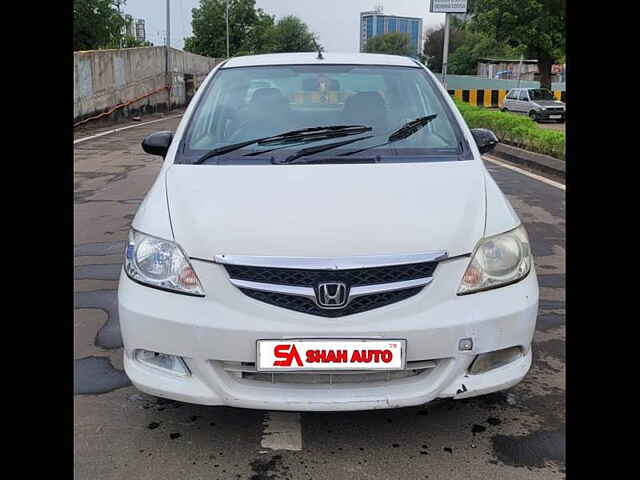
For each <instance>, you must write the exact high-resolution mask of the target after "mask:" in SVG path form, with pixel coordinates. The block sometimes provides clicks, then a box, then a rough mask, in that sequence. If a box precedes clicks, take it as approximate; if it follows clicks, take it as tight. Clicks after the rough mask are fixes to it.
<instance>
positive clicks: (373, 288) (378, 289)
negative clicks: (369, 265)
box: [229, 277, 433, 308]
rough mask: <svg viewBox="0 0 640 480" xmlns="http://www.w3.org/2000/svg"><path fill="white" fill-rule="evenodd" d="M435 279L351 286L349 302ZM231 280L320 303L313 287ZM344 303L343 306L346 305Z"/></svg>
mask: <svg viewBox="0 0 640 480" xmlns="http://www.w3.org/2000/svg"><path fill="white" fill-rule="evenodd" d="M432 280H433V277H425V278H417V279H415V280H406V281H403V282H393V283H379V284H377V285H365V286H360V287H351V289H350V291H349V299H348V301H347V304H346V305H348V304H349V302H350V301H351V300H353V299H354V298H357V297H362V296H363V295H371V294H374V293H383V292H393V291H396V290H404V289H406V288H415V287H424V286H425V285H428V284H429V283H431V281H432ZM229 281H230V282H231V284H233V285H235V286H236V287H238V288H240V289H248V290H258V291H261V292H271V293H283V294H286V295H296V296H299V297H306V298H308V299H310V300H313V301H314V302H315V303H316V305H317V304H318V302H317V299H316V293H315V290H314V289H313V288H311V287H295V286H291V285H276V284H272V283H259V282H249V281H247V280H237V279H234V278H230V279H229ZM346 305H344V306H343V307H341V308H344V307H346Z"/></svg>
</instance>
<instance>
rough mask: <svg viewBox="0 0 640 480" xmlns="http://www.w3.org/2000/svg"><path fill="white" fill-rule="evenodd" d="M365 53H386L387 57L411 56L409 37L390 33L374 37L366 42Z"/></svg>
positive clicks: (405, 34)
mask: <svg viewBox="0 0 640 480" xmlns="http://www.w3.org/2000/svg"><path fill="white" fill-rule="evenodd" d="M365 51H366V52H367V53H386V54H389V55H403V56H405V57H408V56H409V55H411V37H410V36H409V34H408V33H401V32H392V33H385V34H384V35H376V36H375V37H372V38H370V39H369V40H367V46H366V47H365Z"/></svg>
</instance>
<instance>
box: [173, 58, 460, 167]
mask: <svg viewBox="0 0 640 480" xmlns="http://www.w3.org/2000/svg"><path fill="white" fill-rule="evenodd" d="M434 114H435V115H436V116H435V118H434V120H433V121H431V122H430V123H429V124H428V125H426V126H425V127H424V128H421V129H420V130H419V131H416V132H415V133H414V134H413V135H411V136H409V137H408V138H406V139H403V140H401V141H398V142H394V143H393V144H392V145H383V146H380V147H376V145H378V144H381V143H384V142H381V139H383V140H384V139H385V136H387V137H388V136H389V135H390V134H391V133H392V132H394V131H396V130H397V129H399V128H400V127H402V126H403V125H405V124H406V123H408V122H412V121H415V120H416V119H420V118H421V117H426V116H430V115H434ZM344 125H364V126H369V127H372V129H373V130H372V131H370V132H367V133H363V134H362V135H360V136H361V137H363V139H362V140H357V139H358V136H357V135H356V136H350V137H348V139H349V140H355V142H353V143H350V144H348V145H344V146H340V147H336V148H335V149H329V150H328V151H326V152H323V153H322V154H321V155H320V154H318V155H317V156H319V157H320V158H323V157H328V156H330V157H334V156H336V155H339V154H341V153H345V152H352V151H355V150H358V151H360V150H362V153H361V154H360V153H358V154H357V155H352V156H350V157H348V158H354V157H360V156H362V157H372V156H374V157H377V158H380V157H385V158H386V159H389V158H390V157H396V158H397V157H400V156H404V157H412V159H413V160H416V157H419V159H418V160H424V161H429V160H430V158H431V157H437V156H440V157H442V156H443V155H444V156H446V155H449V156H454V157H455V156H457V155H459V154H461V153H462V152H463V148H464V147H463V145H464V143H463V142H462V141H461V139H462V134H461V131H460V128H459V126H458V125H457V123H456V120H455V117H454V116H453V113H452V111H451V109H450V108H449V107H448V106H447V105H446V103H445V102H444V99H443V96H442V94H441V93H440V92H439V91H438V90H437V89H436V85H435V82H434V81H433V80H432V79H431V78H430V77H429V76H428V75H427V73H426V72H425V71H424V70H423V69H421V68H411V67H388V66H363V65H322V66H320V65H290V66H269V67H243V68H227V69H225V68H222V69H220V70H219V71H218V72H217V73H216V74H215V76H214V78H213V79H212V80H211V82H210V83H209V85H208V86H207V87H206V90H205V91H204V92H203V94H202V96H201V98H200V100H199V103H198V105H197V107H196V111H195V113H194V115H193V117H192V119H191V121H190V122H189V124H188V126H187V129H186V131H185V135H184V136H183V145H182V146H181V148H180V149H179V151H180V153H179V157H180V158H177V159H176V162H177V163H194V162H195V161H196V159H198V158H199V157H201V156H202V155H204V154H206V153H207V152H210V151H211V150H214V149H219V148H221V147H225V146H228V145H233V144H238V143H242V142H247V141H250V140H252V139H259V138H265V137H270V136H273V135H279V134H282V133H285V132H290V131H293V130H302V129H305V128H312V127H330V126H344ZM365 137H369V138H365ZM335 141H336V140H335V138H334V139H333V140H331V139H330V138H325V139H318V138H316V139H313V146H314V147H315V146H322V145H324V144H325V143H326V144H328V143H331V142H335ZM308 146H309V142H308V141H307V142H306V143H304V142H297V143H296V142H289V143H287V144H285V145H281V146H278V147H277V148H274V147H273V146H269V147H267V146H266V145H260V144H257V143H256V144H250V145H247V146H246V147H243V148H241V149H236V150H234V151H233V152H232V153H225V154H224V155H225V156H228V157H233V158H235V159H244V160H245V161H246V160H247V159H253V160H255V159H257V158H258V157H259V155H260V152H261V151H264V152H265V155H268V156H269V157H274V156H275V157H279V156H283V157H286V156H288V155H291V154H292V152H296V151H299V150H301V149H303V148H307V147H308ZM372 146H373V147H374V148H367V147H372ZM267 151H268V154H267V153H266V152H267ZM250 154H251V155H252V156H248V155H250ZM452 159H457V157H455V158H448V160H452ZM434 160H435V158H434ZM440 160H442V158H440Z"/></svg>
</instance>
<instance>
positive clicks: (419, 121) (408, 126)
mask: <svg viewBox="0 0 640 480" xmlns="http://www.w3.org/2000/svg"><path fill="white" fill-rule="evenodd" d="M437 116H438V114H437V113H434V114H431V115H427V116H426V117H419V118H416V119H415V120H413V121H411V122H407V123H405V124H404V125H403V126H402V127H400V128H399V129H398V130H396V131H394V132H392V133H391V135H389V137H388V138H387V141H386V142H384V143H380V144H378V145H372V146H370V147H365V148H361V149H360V150H354V151H353V152H347V153H342V154H340V155H338V156H339V157H346V156H348V155H353V154H354V153H360V152H364V151H365V150H370V149H372V148H377V147H382V146H384V145H388V144H390V143H394V142H398V141H400V140H404V139H405V138H409V137H410V136H411V135H413V134H414V133H416V132H417V131H419V130H420V129H422V128H423V127H425V126H426V125H427V124H429V122H431V121H432V120H433V119H434V118H436V117H437ZM380 136H382V135H369V136H368V137H360V138H356V139H354V140H349V141H347V142H336V143H331V144H328V145H320V146H318V147H312V148H305V149H303V150H300V151H299V152H297V153H295V154H294V155H291V156H290V157H288V158H286V159H284V160H280V161H277V162H275V163H278V164H291V163H299V162H298V159H299V158H302V157H307V156H309V155H314V154H316V153H320V152H324V151H326V150H331V149H332V148H337V147H341V146H343V145H348V144H349V143H353V142H358V141H360V140H365V139H368V138H375V137H380Z"/></svg>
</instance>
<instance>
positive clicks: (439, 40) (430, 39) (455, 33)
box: [424, 18, 464, 73]
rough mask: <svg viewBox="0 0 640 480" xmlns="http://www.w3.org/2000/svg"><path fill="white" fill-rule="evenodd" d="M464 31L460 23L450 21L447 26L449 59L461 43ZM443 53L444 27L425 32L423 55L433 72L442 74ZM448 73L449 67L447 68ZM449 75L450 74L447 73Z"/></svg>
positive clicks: (453, 20)
mask: <svg viewBox="0 0 640 480" xmlns="http://www.w3.org/2000/svg"><path fill="white" fill-rule="evenodd" d="M463 40H464V29H463V28H462V26H461V23H460V22H457V21H455V19H453V18H452V19H451V23H450V25H449V58H451V53H452V52H454V51H455V50H456V49H457V48H458V46H460V45H461V44H462V43H463ZM443 52H444V25H440V26H439V27H438V28H432V29H430V30H428V31H427V38H426V40H425V42H424V55H425V56H426V57H427V64H426V65H427V67H428V68H429V69H431V70H432V71H433V72H438V73H439V72H442V61H443V58H442V57H443ZM447 71H449V66H447ZM449 73H451V72H449Z"/></svg>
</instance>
